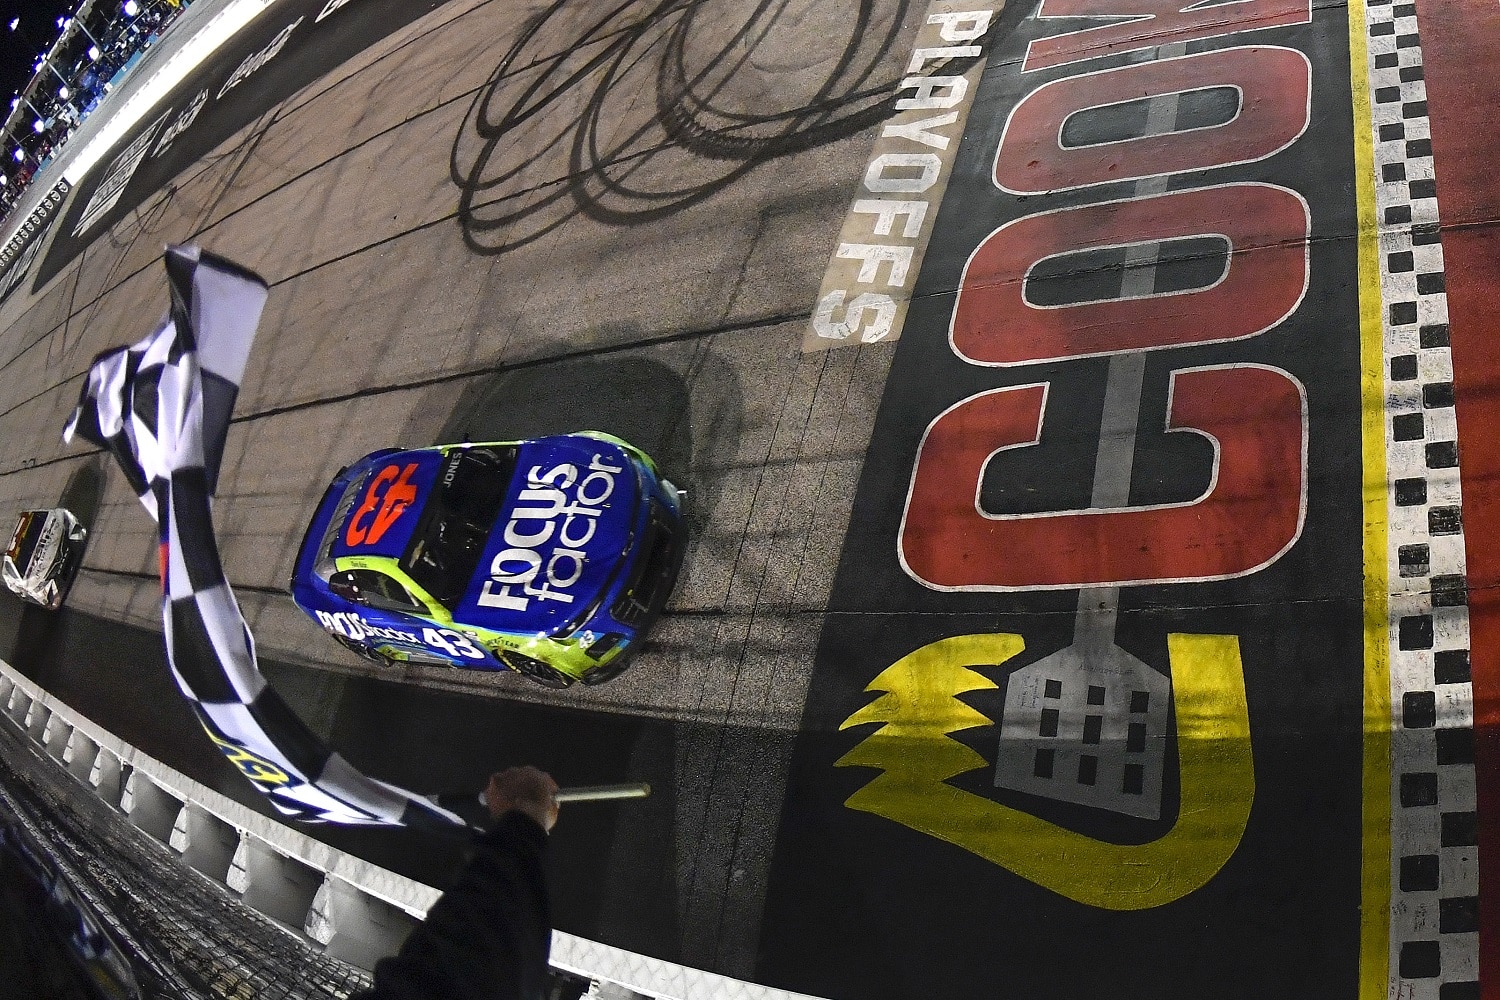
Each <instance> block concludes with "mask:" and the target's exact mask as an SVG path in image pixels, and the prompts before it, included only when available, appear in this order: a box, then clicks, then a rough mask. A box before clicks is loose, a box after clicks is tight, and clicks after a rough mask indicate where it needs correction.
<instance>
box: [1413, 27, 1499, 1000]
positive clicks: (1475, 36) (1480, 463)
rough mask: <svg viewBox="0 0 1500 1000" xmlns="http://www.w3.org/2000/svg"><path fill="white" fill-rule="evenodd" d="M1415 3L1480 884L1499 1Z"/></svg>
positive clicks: (1485, 932) (1491, 682)
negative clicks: (1447, 382)
mask: <svg viewBox="0 0 1500 1000" xmlns="http://www.w3.org/2000/svg"><path fill="white" fill-rule="evenodd" d="M1413 12H1414V14H1415V17H1414V18H1413V21H1415V22H1416V23H1417V25H1418V26H1419V27H1420V30H1421V50H1422V51H1423V52H1425V53H1426V58H1425V60H1424V75H1425V88H1426V93H1425V95H1424V96H1426V97H1427V98H1429V99H1430V105H1431V108H1432V117H1431V132H1432V136H1431V142H1432V152H1433V163H1434V166H1435V177H1434V180H1435V182H1436V195H1437V198H1436V201H1437V204H1438V205H1439V206H1440V208H1441V211H1442V215H1443V222H1444V226H1445V228H1444V229H1443V230H1442V247H1443V253H1444V256H1445V259H1446V265H1447V276H1448V292H1447V296H1448V308H1449V314H1450V323H1451V334H1450V337H1451V342H1452V355H1453V369H1454V371H1453V379H1454V386H1455V396H1456V401H1457V409H1458V418H1459V422H1460V423H1461V424H1462V425H1463V427H1464V428H1465V436H1464V439H1463V452H1462V465H1461V466H1460V470H1461V475H1462V480H1463V490H1464V494H1465V498H1466V500H1467V503H1466V504H1465V509H1464V522H1465V528H1466V531H1467V534H1468V537H1469V538H1471V539H1473V540H1474V544H1473V545H1471V546H1469V547H1468V552H1467V557H1468V599H1469V610H1470V626H1471V630H1472V633H1473V639H1474V644H1473V655H1472V670H1473V686H1474V725H1475V737H1476V739H1475V744H1476V746H1475V750H1476V752H1477V754H1478V763H1479V765H1480V766H1479V767H1478V768H1477V775H1478V782H1479V783H1478V788H1477V794H1478V810H1477V812H1478V816H1477V825H1478V835H1479V837H1478V839H1479V845H1478V854H1479V869H1480V871H1479V880H1480V883H1481V885H1482V884H1484V883H1485V882H1486V881H1487V880H1492V879H1494V877H1495V872H1496V865H1497V858H1500V855H1497V853H1496V852H1497V850H1500V770H1497V767H1500V746H1497V739H1496V726H1497V724H1500V591H1497V587H1500V546H1497V544H1496V539H1497V538H1500V439H1497V438H1496V432H1497V431H1500V357H1497V355H1496V348H1495V334H1494V327H1495V322H1496V302H1497V298H1496V292H1497V289H1500V231H1497V227H1496V225H1495V222H1496V220H1497V219H1500V188H1497V186H1496V184H1495V163H1496V158H1497V155H1500V142H1497V138H1496V137H1497V135H1500V75H1497V74H1500V7H1496V5H1495V4H1493V3H1487V2H1486V3H1479V2H1474V0H1449V2H1444V3H1440V4H1438V3H1429V2H1423V3H1421V4H1420V5H1418V6H1416V7H1415V8H1414V11H1413ZM1471 850H1472V849H1471ZM1479 906H1480V911H1479V914H1478V916H1479V927H1480V931H1479V935H1480V965H1481V969H1482V973H1483V978H1482V979H1481V984H1482V987H1483V991H1484V992H1483V995H1484V996H1485V997H1500V893H1497V892H1496V891H1495V890H1494V887H1493V886H1491V888H1490V890H1489V893H1488V898H1485V896H1484V895H1481V896H1480V902H1479ZM1476 995H1477V994H1476Z"/></svg>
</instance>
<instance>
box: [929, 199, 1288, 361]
mask: <svg viewBox="0 0 1500 1000" xmlns="http://www.w3.org/2000/svg"><path fill="white" fill-rule="evenodd" d="M1311 225H1312V223H1311V220H1310V218H1309V216H1308V211H1307V203H1306V202H1304V201H1303V200H1302V198H1301V197H1300V196H1299V195H1297V194H1296V193H1295V192H1293V191H1289V190H1287V189H1286V188H1282V187H1275V186H1273V185H1270V184H1226V185H1223V186H1221V187H1211V188H1196V189H1194V190H1191V191H1175V192H1172V193H1169V194H1164V195H1156V196H1153V197H1148V198H1139V199H1131V200H1128V201H1114V202H1101V203H1098V204H1094V205H1084V206H1082V207H1080V208H1069V209H1063V210H1061V211H1057V212H1043V213H1041V214H1039V215H1030V216H1027V217H1026V218H1024V219H1017V220H1016V221H1015V222H1011V223H1007V224H1006V225H1004V226H1001V227H1000V228H999V229H997V230H995V231H994V232H993V233H991V234H990V235H989V236H988V237H986V238H985V241H984V242H983V243H981V244H980V245H979V247H978V248H977V249H976V250H975V251H974V253H973V254H972V255H971V256H970V257H969V262H968V264H966V265H965V267H964V276H963V281H962V282H961V283H960V286H959V290H958V301H957V303H956V304H955V305H954V307H953V322H952V327H951V330H950V332H949V339H950V342H951V343H952V346H953V350H954V352H955V353H956V354H958V356H959V357H961V358H963V359H964V360H966V361H970V362H973V363H974V364H977V365H1025V364H1033V363H1035V362H1039V361H1060V360H1065V359H1067V358H1079V357H1089V356H1091V355H1099V354H1119V353H1122V352H1125V351H1141V350H1152V349H1158V348H1164V347H1183V346H1186V345H1188V344H1211V343H1218V342H1220V341H1226V340H1241V339H1243V338H1245V337H1253V336H1255V335H1256V334H1257V333H1261V332H1263V331H1265V330H1269V329H1270V328H1271V327H1273V326H1275V325H1276V324H1278V323H1280V322H1281V321H1282V320H1283V319H1285V318H1286V317H1288V316H1290V315H1291V314H1292V312H1293V310H1295V309H1296V308H1297V305H1298V303H1300V302H1301V301H1302V295H1303V293H1304V292H1305V291H1306V290H1307V238H1308V234H1309V232H1310V229H1311ZM1194 236H1222V237H1225V238H1227V239H1228V240H1229V243H1230V255H1229V268H1228V272H1227V273H1226V274H1225V276H1224V279H1223V280H1222V281H1220V282H1218V283H1217V284H1215V285H1212V286H1210V287H1207V288H1200V289H1194V290H1191V291H1186V292H1168V293H1165V294H1161V295H1147V296H1143V297H1139V298H1121V299H1106V300H1104V301H1095V302H1081V303H1077V304H1074V305H1062V306H1045V307H1044V306H1034V305H1032V304H1031V303H1029V302H1027V301H1026V298H1025V295H1024V291H1025V279H1026V275H1027V274H1028V272H1029V271H1030V270H1031V268H1032V267H1033V266H1034V265H1035V264H1036V263H1037V262H1038V261H1040V260H1044V259H1046V258H1048V257H1055V256H1057V255H1059V254H1064V253H1072V252H1075V251H1080V250H1091V249H1095V248H1100V247H1113V246H1128V245H1131V244H1136V243H1146V242H1152V241H1158V240H1175V239H1186V238H1189V237H1194Z"/></svg>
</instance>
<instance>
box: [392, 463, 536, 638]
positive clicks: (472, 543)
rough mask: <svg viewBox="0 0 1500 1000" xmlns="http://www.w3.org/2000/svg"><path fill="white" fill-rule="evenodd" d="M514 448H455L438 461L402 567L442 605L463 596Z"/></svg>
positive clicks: (501, 496) (511, 471) (511, 469)
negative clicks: (434, 479) (439, 468)
mask: <svg viewBox="0 0 1500 1000" xmlns="http://www.w3.org/2000/svg"><path fill="white" fill-rule="evenodd" d="M516 454H517V451H516V449H515V448H513V447H488V446H486V447H476V448H457V449H454V450H453V451H452V452H450V453H449V455H448V457H447V459H446V460H445V461H444V462H443V469H442V472H441V474H440V475H439V476H438V483H437V486H435V487H434V488H433V491H432V494H431V496H430V497H429V498H428V500H427V506H426V509H424V510H423V511H422V519H421V520H420V521H418V522H417V527H416V531H414V532H413V533H412V540H411V543H410V544H409V545H408V546H407V549H406V553H405V554H404V555H403V556H402V557H401V568H402V569H403V570H405V571H406V572H407V573H408V574H409V575H410V576H411V578H412V580H414V581H415V582H416V583H417V585H418V586H420V587H421V588H422V589H423V590H425V591H427V593H428V594H430V595H432V597H433V599H434V600H436V601H437V602H438V603H439V604H441V605H443V607H445V608H447V609H448V610H449V611H453V610H454V609H455V608H456V607H457V606H458V602H459V601H460V600H461V599H462V598H463V596H464V590H465V589H467V588H468V585H469V580H470V579H471V578H472V577H473V576H474V570H475V569H476V568H477V567H478V566H479V557H480V556H481V555H482V554H483V553H484V543H485V541H486V540H488V538H489V536H490V528H492V527H493V526H494V524H495V519H496V518H497V517H499V515H500V508H501V507H502V506H503V505H504V504H505V495H506V493H507V492H508V491H509V489H510V480H511V477H512V476H513V475H515V471H516Z"/></svg>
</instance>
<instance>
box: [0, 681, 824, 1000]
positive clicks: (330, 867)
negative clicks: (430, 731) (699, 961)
mask: <svg viewBox="0 0 1500 1000" xmlns="http://www.w3.org/2000/svg"><path fill="white" fill-rule="evenodd" d="M0 714H3V715H4V716H6V717H8V718H9V719H10V720H11V721H12V722H13V723H14V724H15V725H16V726H18V727H19V728H21V729H22V730H23V731H24V732H25V733H26V735H27V736H28V737H29V738H30V740H31V741H32V742H33V743H35V744H37V745H38V747H39V748H40V749H41V751H42V753H43V754H45V755H46V756H47V757H49V758H51V759H52V760H53V761H55V762H56V763H57V764H58V765H59V766H60V767H62V768H63V769H65V770H66V771H67V772H68V773H69V774H71V775H72V776H73V777H74V778H75V779H76V780H77V781H78V782H79V784H80V785H81V786H82V787H84V788H86V789H89V790H91V791H92V792H93V793H94V794H95V795H97V796H99V798H100V799H102V800H103V801H104V802H105V803H106V804H108V805H109V806H111V807H112V808H115V809H117V810H119V811H120V812H121V813H123V814H124V815H125V817H126V818H128V819H129V821H130V822H131V823H132V824H133V825H135V826H136V827H138V828H139V829H141V830H143V831H145V832H146V833H148V834H150V835H151V836H153V837H155V838H156V839H157V840H160V841H162V842H163V843H165V844H167V845H168V846H170V847H171V849H172V850H173V851H175V852H176V853H177V854H178V855H179V856H180V857H181V859H182V861H183V863H185V864H187V865H189V866H191V867H192V868H194V869H196V870H197V871H199V872H201V873H203V874H204V875H205V876H207V877H208V878H210V879H213V880H214V881H216V882H220V883H222V884H223V885H224V886H226V887H227V888H228V889H229V891H230V892H232V893H234V894H236V895H238V897H239V899H240V901H241V902H243V903H244V904H245V905H246V906H249V907H251V908H253V909H255V910H256V911H258V912H259V913H261V914H263V915H265V916H266V917H269V918H270V919H271V920H273V921H275V922H276V923H278V924H279V925H280V926H281V927H282V928H283V929H285V930H286V931H288V932H289V933H292V934H296V935H298V936H300V937H302V938H303V939H305V940H308V941H311V942H313V943H315V944H317V945H318V946H320V947H321V949H322V951H323V952H324V953H325V954H327V955H329V956H331V957H334V958H338V959H341V960H343V961H345V962H348V963H350V964H351V965H356V966H359V967H360V968H363V969H371V968H373V967H374V965H375V961H376V960H377V959H379V958H380V957H382V956H384V955H389V954H392V953H393V952H395V951H396V949H397V948H399V947H400V946H401V942H402V941H403V940H405V938H406V935H407V933H408V932H409V931H410V930H411V928H412V927H413V926H415V924H416V922H417V921H419V920H421V919H422V918H423V917H424V916H425V915H426V913H427V910H428V908H429V907H430V906H431V905H432V904H433V903H434V902H436V901H437V898H438V896H439V895H440V893H439V892H438V890H436V889H434V888H432V887H431V886H428V885H424V884H422V883H420V882H417V881H415V880H413V879H409V878H406V877H405V876H402V875H398V874H396V873H395V872H392V871H389V870H387V869H385V868H381V867H380V866H378V865H373V864H371V863H369V862H368V861H363V860H361V859H359V858H356V857H353V856H352V855H349V854H346V853H344V852H342V851H339V850H336V849H334V848H332V847H330V846H328V845H327V844H324V843H322V842H321V841H318V840H314V839H313V838H312V837H309V836H307V835H306V834H304V833H302V832H300V831H298V830H296V829H294V828H292V827H289V826H286V825H285V824H283V823H279V822H277V821H276V820H274V819H271V818H270V817H267V816H262V815H261V814H260V813H257V812H255V811H254V810H252V809H250V808H248V807H246V806H244V805H241V804H240V803H238V802H236V801H234V800H233V799H230V798H228V797H227V796H224V795H222V794H220V793H219V792H216V791H214V790H213V789H211V788H209V787H207V786H206V785H203V784H202V783H200V782H197V781H194V780H193V779H192V778H189V777H188V776H187V775H185V774H183V773H181V772H180V771H177V770H176V769H174V768H171V767H168V766H167V765H166V764H163V763H162V762H160V761H158V760H156V759H155V758H153V757H151V756H150V755H148V754H146V753H143V752H142V751H140V750H139V749H137V748H135V747H133V746H131V745H130V744H128V743H125V742H124V741H122V740H120V739H118V738H117V737H115V736H114V735H113V734H112V733H110V732H108V731H106V730H104V729H103V728H102V727H100V726H98V725H96V724H95V723H94V722H92V721H91V720H89V719H87V718H85V717H84V716H82V715H80V714H78V713H77V712H75V711H74V710H73V709H72V708H70V707H68V706H67V705H65V704H63V703H62V702H61V701H59V700H58V699H56V698H54V697H53V696H52V695H51V694H49V693H48V692H47V691H45V690H43V689H42V688H41V687H40V686H38V685H37V684H36V683H35V682H33V681H31V680H30V679H28V678H26V677H24V676H22V675H21V674H20V673H19V672H18V671H17V670H16V669H15V668H14V667H12V666H10V664H8V663H5V662H4V661H3V660H0ZM552 965H553V967H554V968H556V969H558V970H560V971H562V972H566V973H568V974H570V975H573V976H577V977H580V978H583V979H588V980H591V981H593V983H594V985H593V989H592V990H591V992H590V996H593V997H597V998H600V1000H604V998H608V1000H646V998H653V997H655V998H661V1000H814V998H811V997H806V996H804V995H803V994H798V993H789V992H786V991H784V990H776V989H771V988H769V987H765V986H760V985H757V984H755V983H747V982H743V981H741V980H737V979H730V978H728V977H725V976H719V975H715V974H713V973H710V972H704V971H703V970H701V969H691V968H687V967H685V966H680V965H675V964H673V963H671V962H664V961H661V960H660V959H655V958H651V957H650V956H647V955H640V954H636V953H634V952H628V951H623V950H621V949H619V948H612V947H610V946H608V945H605V944H601V943H599V942H597V941H590V940H588V939H587V938H581V937H577V936H575V935H572V934H565V933H562V932H561V931H553V933H552Z"/></svg>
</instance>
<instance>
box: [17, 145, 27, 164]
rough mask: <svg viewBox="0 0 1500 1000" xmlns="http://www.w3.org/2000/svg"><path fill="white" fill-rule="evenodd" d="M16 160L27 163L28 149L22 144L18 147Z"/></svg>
mask: <svg viewBox="0 0 1500 1000" xmlns="http://www.w3.org/2000/svg"><path fill="white" fill-rule="evenodd" d="M16 162H17V163H25V162H26V150H25V149H23V148H22V147H20V146H17V147H16Z"/></svg>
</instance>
